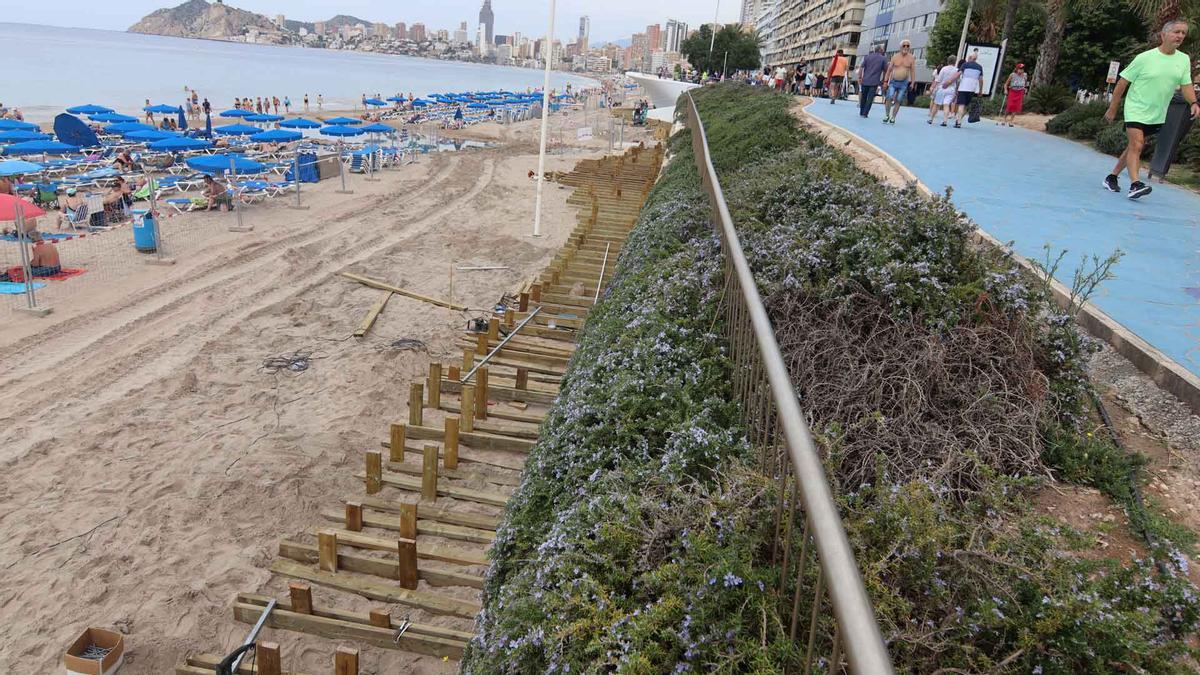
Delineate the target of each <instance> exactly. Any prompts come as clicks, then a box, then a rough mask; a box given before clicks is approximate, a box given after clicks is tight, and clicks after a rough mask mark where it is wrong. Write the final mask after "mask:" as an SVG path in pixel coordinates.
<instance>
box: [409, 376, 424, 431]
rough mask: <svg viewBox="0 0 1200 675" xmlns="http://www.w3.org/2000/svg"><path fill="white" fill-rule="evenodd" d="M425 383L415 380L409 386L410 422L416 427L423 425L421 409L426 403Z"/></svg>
mask: <svg viewBox="0 0 1200 675" xmlns="http://www.w3.org/2000/svg"><path fill="white" fill-rule="evenodd" d="M424 389H425V385H423V384H421V383H420V382H413V383H412V386H410V387H409V388H408V423H409V424H411V425H412V426H414V427H419V426H421V410H422V407H423V406H424V404H425V401H424V399H425V392H424Z"/></svg>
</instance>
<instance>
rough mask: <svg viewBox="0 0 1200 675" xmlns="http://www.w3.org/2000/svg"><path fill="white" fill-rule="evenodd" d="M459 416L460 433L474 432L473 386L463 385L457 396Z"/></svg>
mask: <svg viewBox="0 0 1200 675" xmlns="http://www.w3.org/2000/svg"><path fill="white" fill-rule="evenodd" d="M458 398H459V408H460V409H459V415H460V419H461V420H462V421H461V423H460V425H461V428H462V431H474V430H475V421H474V420H475V385H473V384H464V385H463V386H462V394H460V395H459V397H458Z"/></svg>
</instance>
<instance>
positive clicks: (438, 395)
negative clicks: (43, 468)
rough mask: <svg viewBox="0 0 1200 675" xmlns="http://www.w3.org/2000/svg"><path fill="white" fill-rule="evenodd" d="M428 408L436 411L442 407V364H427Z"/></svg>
mask: <svg viewBox="0 0 1200 675" xmlns="http://www.w3.org/2000/svg"><path fill="white" fill-rule="evenodd" d="M428 382H429V383H428V385H427V386H428V389H429V403H428V405H429V407H430V408H433V409H434V410H437V409H438V407H440V406H441V405H442V364H440V363H437V362H434V363H430V364H429V380H428Z"/></svg>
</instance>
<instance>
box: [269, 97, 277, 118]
mask: <svg viewBox="0 0 1200 675" xmlns="http://www.w3.org/2000/svg"><path fill="white" fill-rule="evenodd" d="M271 103H273V104H275V114H276V115H278V114H279V97H278V96H272V97H271Z"/></svg>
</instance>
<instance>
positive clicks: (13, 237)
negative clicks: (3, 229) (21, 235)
mask: <svg viewBox="0 0 1200 675" xmlns="http://www.w3.org/2000/svg"><path fill="white" fill-rule="evenodd" d="M74 236H75V235H73V234H55V233H51V232H43V233H42V239H45V240H50V241H55V240H59V239H70V238H71V237H74ZM0 239H2V240H4V241H16V240H17V235H15V234H6V235H4V236H0Z"/></svg>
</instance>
